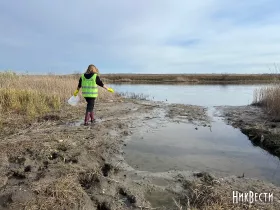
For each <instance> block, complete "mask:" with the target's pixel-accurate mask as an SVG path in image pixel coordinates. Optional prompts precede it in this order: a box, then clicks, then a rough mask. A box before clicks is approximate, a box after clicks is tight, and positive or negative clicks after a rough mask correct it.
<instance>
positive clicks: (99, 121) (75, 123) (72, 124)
mask: <svg viewBox="0 0 280 210" xmlns="http://www.w3.org/2000/svg"><path fill="white" fill-rule="evenodd" d="M103 121H104V120H103V119H98V118H97V119H95V121H94V123H93V124H92V123H91V122H89V125H94V124H96V123H101V122H103ZM66 125H67V126H81V125H84V120H77V121H72V122H67V123H66Z"/></svg>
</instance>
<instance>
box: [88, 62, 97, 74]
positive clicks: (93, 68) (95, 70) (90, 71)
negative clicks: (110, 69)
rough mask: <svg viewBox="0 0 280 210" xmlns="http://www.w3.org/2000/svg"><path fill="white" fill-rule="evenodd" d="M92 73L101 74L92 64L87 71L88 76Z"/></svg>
mask: <svg viewBox="0 0 280 210" xmlns="http://www.w3.org/2000/svg"><path fill="white" fill-rule="evenodd" d="M91 73H96V74H99V70H98V68H96V66H95V65H93V64H90V65H89V66H88V68H87V71H86V74H91Z"/></svg>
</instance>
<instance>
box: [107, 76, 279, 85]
mask: <svg viewBox="0 0 280 210" xmlns="http://www.w3.org/2000/svg"><path fill="white" fill-rule="evenodd" d="M102 76H103V78H105V79H106V80H107V81H108V82H114V83H125V82H131V83H169V82H170V83H180V82H181V83H205V84H207V83H209V84H212V83H270V82H271V81H272V80H274V79H276V80H279V79H280V74H104V75H102Z"/></svg>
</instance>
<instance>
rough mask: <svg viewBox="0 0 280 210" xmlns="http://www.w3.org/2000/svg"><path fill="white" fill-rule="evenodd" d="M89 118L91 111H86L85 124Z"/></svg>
mask: <svg viewBox="0 0 280 210" xmlns="http://www.w3.org/2000/svg"><path fill="white" fill-rule="evenodd" d="M89 118H90V112H86V115H85V123H84V125H88V121H89Z"/></svg>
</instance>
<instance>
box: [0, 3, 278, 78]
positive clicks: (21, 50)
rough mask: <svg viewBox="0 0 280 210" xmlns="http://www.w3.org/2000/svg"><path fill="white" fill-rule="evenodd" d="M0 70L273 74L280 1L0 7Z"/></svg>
mask: <svg viewBox="0 0 280 210" xmlns="http://www.w3.org/2000/svg"><path fill="white" fill-rule="evenodd" d="M0 27H1V29H0V71H5V70H14V71H17V72H28V73H36V74H48V73H56V74H68V73H69V74H71V73H77V72H83V71H85V69H86V68H87V66H88V65H89V64H94V65H96V66H97V68H98V69H99V70H100V72H101V73H151V74H154V73H155V74H158V73H275V72H274V71H275V70H276V67H275V65H276V66H278V62H279V61H280V1H279V0H246V1H244V0H196V1H194V0H141V1H133V0H118V1H113V0H111V1H108V0H104V1H101V0H99V1H97V0H80V1H77V0H59V1H57V0H56V1H55V0H43V1H38V0H25V1H18V0H0Z"/></svg>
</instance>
